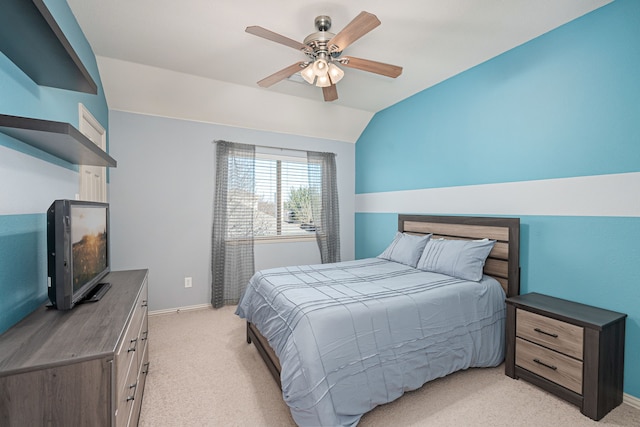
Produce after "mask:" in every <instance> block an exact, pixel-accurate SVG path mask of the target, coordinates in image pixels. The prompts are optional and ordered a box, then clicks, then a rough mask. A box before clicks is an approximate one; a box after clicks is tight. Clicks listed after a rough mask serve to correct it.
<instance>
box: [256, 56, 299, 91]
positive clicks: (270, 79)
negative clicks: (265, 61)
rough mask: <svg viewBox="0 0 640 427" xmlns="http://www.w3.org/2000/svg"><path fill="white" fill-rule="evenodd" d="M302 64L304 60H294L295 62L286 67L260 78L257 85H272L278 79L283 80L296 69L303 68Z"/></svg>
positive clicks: (296, 70)
mask: <svg viewBox="0 0 640 427" xmlns="http://www.w3.org/2000/svg"><path fill="white" fill-rule="evenodd" d="M304 64H305V63H304V62H302V61H300V62H296V63H295V64H292V65H289V66H288V67H287V68H283V69H282V70H280V71H277V72H275V73H273V74H271V75H270V76H269V77H265V78H264V79H262V80H260V81H259V82H258V86H261V87H269V86H272V85H274V84H276V83H278V82H279V81H280V80H284V79H286V78H287V77H289V76H292V75H294V74H295V73H297V72H298V71H300V70H302V69H303V68H305V67H304Z"/></svg>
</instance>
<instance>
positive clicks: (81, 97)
mask: <svg viewBox="0 0 640 427" xmlns="http://www.w3.org/2000/svg"><path fill="white" fill-rule="evenodd" d="M45 3H46V5H47V7H48V8H49V10H50V11H51V14H52V15H53V16H54V18H55V19H56V22H57V23H58V25H59V26H60V28H61V29H62V31H63V32H64V33H65V36H66V37H67V39H68V40H69V42H70V43H71V44H72V46H73V48H74V50H75V51H76V53H77V54H78V56H79V57H80V59H81V60H82V62H83V64H84V66H85V67H86V68H87V70H88V71H89V73H90V74H91V76H92V77H93V79H94V80H95V82H96V83H97V85H98V94H97V95H92V94H86V93H81V92H74V91H69V90H65V89H57V88H50V87H44V86H38V85H37V84H36V83H34V82H33V81H32V80H31V79H30V78H29V77H28V76H27V75H26V74H25V73H24V72H22V70H20V69H19V68H18V67H17V66H16V65H15V64H13V62H11V60H10V59H8V58H7V57H6V56H5V55H4V54H3V53H1V52H0V113H1V114H9V115H15V116H24V117H33V118H38V119H46V120H53V121H61V122H67V123H70V124H72V125H73V126H74V127H76V128H77V127H78V115H79V113H78V103H82V104H84V105H85V106H86V107H87V108H88V109H89V111H90V112H91V113H92V114H93V116H94V117H95V118H96V119H97V120H98V121H99V122H100V123H101V124H102V126H103V127H104V128H105V129H107V128H108V125H109V123H108V107H107V102H106V99H105V96H104V93H103V90H102V83H101V81H100V75H99V72H98V66H97V63H96V59H95V55H94V54H93V51H92V50H91V47H90V46H89V43H88V42H87V40H86V38H85V37H84V35H83V33H82V30H81V29H80V27H79V25H78V24H77V22H76V19H75V17H74V16H73V13H72V12H71V10H70V8H69V6H68V4H67V3H66V1H64V0H48V1H46V2H45ZM0 148H3V149H8V150H11V151H5V152H8V153H9V152H13V151H17V152H20V153H24V154H26V155H28V156H26V158H27V160H25V161H23V162H21V163H20V165H16V164H15V163H11V160H7V157H8V156H6V155H5V156H0V172H1V173H2V176H3V180H2V182H0V193H4V194H6V193H7V192H8V191H7V190H8V189H9V188H12V189H15V188H16V187H18V188H19V191H17V192H16V191H14V192H12V194H13V193H19V194H20V197H19V198H18V199H17V200H16V198H12V199H6V198H5V196H2V195H0V200H1V201H2V203H0V333H2V332H3V331H5V330H6V329H8V328H9V327H10V326H11V325H13V324H15V323H16V322H17V321H19V320H20V319H22V318H23V317H25V316H26V315H27V314H29V313H30V312H32V311H33V310H34V309H35V308H36V307H38V306H39V305H40V304H42V303H43V302H44V301H45V300H46V293H47V282H46V274H47V273H46V219H45V212H46V210H47V208H48V207H49V206H48V205H43V206H42V207H41V208H39V209H37V210H34V209H32V208H23V207H22V206H27V205H29V200H31V198H32V197H33V194H34V193H37V192H38V189H37V188H33V184H32V182H37V181H38V180H47V176H42V174H46V173H47V172H46V171H48V170H51V169H48V168H43V167H42V164H43V163H42V162H43V161H44V162H46V163H47V164H50V165H55V166H54V167H59V168H64V169H66V170H70V171H77V170H78V167H77V166H75V165H71V164H69V163H67V162H65V161H63V160H60V159H57V158H55V157H53V156H51V155H49V154H46V153H44V152H41V151H39V150H37V149H34V148H32V147H30V146H28V145H26V144H24V143H22V142H20V141H17V140H15V139H13V138H11V137H9V136H7V135H5V134H3V133H0ZM21 159H22V158H21ZM28 159H32V160H28ZM50 165H49V167H51V166H50ZM61 176H63V177H67V176H69V175H64V174H61V175H59V174H55V176H54V177H52V178H51V180H52V181H55V180H59V179H60V177H61ZM32 178H33V180H32ZM65 179H66V178H65ZM69 179H71V180H73V182H72V183H70V182H60V183H59V184H60V187H61V188H62V187H64V188H65V189H67V188H68V187H69V186H70V185H76V186H77V182H78V179H79V178H78V176H77V174H73V173H71V174H70V178H69ZM57 184H58V183H56V182H53V183H51V187H52V188H54V189H55V188H56V185H57ZM76 192H77V190H76ZM47 197H49V195H47ZM63 197H65V198H69V197H73V195H69V194H67V193H63V192H62V191H61V192H56V191H53V192H52V193H51V194H50V201H53V200H55V199H56V198H63Z"/></svg>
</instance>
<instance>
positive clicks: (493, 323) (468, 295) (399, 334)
mask: <svg viewBox="0 0 640 427" xmlns="http://www.w3.org/2000/svg"><path fill="white" fill-rule="evenodd" d="M519 227H520V221H519V219H518V218H490V217H462V216H426V215H399V216H398V234H397V235H396V239H401V238H406V239H413V240H412V241H415V242H418V241H420V242H422V241H426V243H425V245H426V247H425V246H424V245H423V247H424V251H422V250H421V251H420V252H421V253H422V255H421V257H420V258H419V261H417V265H413V264H411V262H408V263H407V264H409V265H407V264H405V263H404V261H403V263H401V262H396V261H397V260H396V259H394V258H393V257H391V258H389V257H385V256H384V255H385V254H387V255H388V251H389V250H390V248H391V247H392V246H393V243H392V245H390V247H389V248H388V249H387V250H386V251H385V252H384V253H383V254H381V257H382V258H381V257H376V258H368V259H363V260H355V261H347V262H341V263H336V264H322V265H309V266H294V267H286V268H276V269H269V270H263V271H259V272H257V273H256V274H255V275H254V276H253V278H252V279H251V281H250V283H249V285H248V287H247V290H246V291H245V294H244V296H243V298H242V300H241V302H240V303H239V304H238V308H237V311H236V314H238V315H239V316H240V317H242V318H245V319H246V320H247V342H248V343H252V342H253V343H254V345H255V346H256V348H257V349H258V352H259V353H260V355H261V356H262V358H263V359H264V361H265V363H266V364H267V367H268V368H269V370H270V371H271V373H272V375H273V377H274V379H275V380H276V381H277V382H278V384H279V385H280V388H281V390H282V395H283V398H284V400H285V402H286V403H287V404H288V405H289V407H290V409H291V414H292V416H293V418H294V420H295V422H296V423H297V424H298V425H301V426H310V425H314V426H315V425H332V426H333V425H342V426H353V425H356V424H357V423H358V422H359V420H360V418H361V416H362V415H363V414H364V413H366V412H368V411H369V410H371V409H373V408H374V407H376V406H378V405H381V404H384V403H388V402H391V401H393V400H395V399H397V398H398V397H400V396H401V395H402V394H403V393H404V392H405V391H409V390H414V389H417V388H419V387H421V386H422V385H423V384H424V383H426V382H428V381H430V380H433V379H435V378H439V377H443V376H445V375H448V374H450V373H452V372H455V371H458V370H464V369H467V368H469V367H489V366H497V365H499V364H500V363H501V362H502V361H503V359H504V346H505V312H506V309H505V304H504V299H505V295H506V296H513V295H517V294H518V293H519V287H520V284H519V276H520V272H519V235H520V232H519ZM421 236H425V237H422V238H421ZM426 236H428V237H426ZM396 239H394V243H395V242H396ZM487 240H488V241H489V242H490V248H488V249H486V251H487V253H488V257H487V258H486V261H485V260H484V259H483V261H484V263H483V265H482V264H481V265H480V267H479V268H480V271H479V272H478V276H477V277H475V276H471V278H472V279H474V280H469V277H467V276H466V273H465V274H458V272H457V271H453V272H449V271H448V270H446V269H445V271H444V272H446V273H449V274H453V276H451V275H449V274H443V271H440V270H438V269H437V268H436V269H435V270H434V269H433V268H431V267H429V268H426V269H425V268H424V267H425V266H428V265H429V260H428V258H429V255H427V252H429V251H431V250H432V249H433V247H437V246H438V245H445V244H446V245H448V246H447V247H450V246H451V245H453V246H455V245H474V247H475V246H483V247H484V246H486V245H487V244H486V243H480V242H487ZM405 241H406V240H405ZM476 242H478V243H476ZM429 248H431V249H430V250H429V251H428V250H427V249H429ZM488 251H490V253H489V252H488ZM437 253H438V257H439V256H440V254H441V252H437ZM485 256H486V254H485ZM443 257H444V256H443ZM432 258H433V257H432ZM458 276H463V277H458Z"/></svg>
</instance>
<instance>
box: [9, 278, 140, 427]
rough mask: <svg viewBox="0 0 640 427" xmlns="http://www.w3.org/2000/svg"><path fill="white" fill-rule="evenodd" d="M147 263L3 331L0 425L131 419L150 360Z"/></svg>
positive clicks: (134, 416) (131, 422) (116, 423)
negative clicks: (67, 306)
mask: <svg viewBox="0 0 640 427" xmlns="http://www.w3.org/2000/svg"><path fill="white" fill-rule="evenodd" d="M147 275H148V271H147V270H131V271H117V272H111V273H109V274H108V275H107V276H106V277H105V278H104V279H103V281H104V282H109V283H111V289H109V291H108V292H107V293H106V294H105V295H104V296H103V297H102V299H101V300H100V301H98V302H95V303H86V304H81V305H77V306H76V307H74V308H73V309H72V310H69V311H59V310H54V309H47V308H46V307H44V306H43V307H41V308H39V309H38V310H36V311H35V312H33V313H32V314H30V315H29V316H27V317H26V318H25V319H23V320H22V321H21V322H19V323H18V324H17V325H15V326H14V327H12V328H11V329H9V330H8V331H6V332H5V333H4V334H3V335H0V425H2V426H41V425H52V426H96V427H97V426H129V425H132V426H135V425H137V424H138V418H139V415H140V406H141V403H142V394H143V391H144V383H145V379H146V374H147V372H148V367H149V362H148V360H149V353H148V346H147V334H148V332H147V287H148V286H147Z"/></svg>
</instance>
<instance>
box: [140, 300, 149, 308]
mask: <svg viewBox="0 0 640 427" xmlns="http://www.w3.org/2000/svg"><path fill="white" fill-rule="evenodd" d="M147 306H148V303H147V300H146V299H143V300H142V304H141V305H140V307H147Z"/></svg>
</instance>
